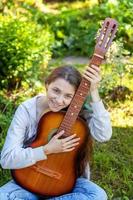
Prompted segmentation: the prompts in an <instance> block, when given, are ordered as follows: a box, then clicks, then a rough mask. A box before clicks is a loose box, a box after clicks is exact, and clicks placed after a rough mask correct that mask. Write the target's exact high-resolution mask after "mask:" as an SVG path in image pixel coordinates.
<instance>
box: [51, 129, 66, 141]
mask: <svg viewBox="0 0 133 200" xmlns="http://www.w3.org/2000/svg"><path fill="white" fill-rule="evenodd" d="M64 132H65V131H64V130H62V131H60V132H59V133H58V134H56V135H55V136H54V138H55V139H58V138H60V136H62V135H63V134H64Z"/></svg>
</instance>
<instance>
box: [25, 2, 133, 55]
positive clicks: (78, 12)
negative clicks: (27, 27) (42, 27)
mask: <svg viewBox="0 0 133 200" xmlns="http://www.w3.org/2000/svg"><path fill="white" fill-rule="evenodd" d="M86 2H87V1H86ZM84 4H85V2H83V3H82V5H83V7H81V9H77V8H76V2H75V8H74V6H73V7H71V3H69V5H68V4H62V7H61V6H60V4H59V8H58V9H59V12H58V13H57V14H49V13H48V14H46V15H44V14H43V13H42V12H40V11H37V10H35V9H31V10H30V9H29V11H30V12H31V13H32V14H33V19H34V20H36V21H37V22H38V23H40V24H44V23H48V24H49V25H50V27H51V30H52V31H53V33H54V35H55V43H54V45H53V52H54V56H55V57H56V56H62V55H64V53H65V54H66V55H68V54H69V55H71V54H78V55H87V56H88V55H89V56H90V55H91V54H92V52H93V49H94V44H95V40H94V38H95V35H96V32H97V30H98V28H100V25H99V23H100V22H102V21H103V20H104V19H105V18H106V17H111V18H115V19H116V20H117V21H118V23H119V28H118V32H117V38H118V39H120V38H121V39H122V43H123V44H124V48H126V49H127V50H129V52H130V54H131V53H132V51H133V45H132V42H133V28H132V27H133V15H132V10H133V3H132V1H131V0H130V1H128V0H124V1H104V2H103V3H100V4H95V5H94V6H93V7H90V6H89V4H87V5H88V6H84ZM63 5H64V6H63Z"/></svg>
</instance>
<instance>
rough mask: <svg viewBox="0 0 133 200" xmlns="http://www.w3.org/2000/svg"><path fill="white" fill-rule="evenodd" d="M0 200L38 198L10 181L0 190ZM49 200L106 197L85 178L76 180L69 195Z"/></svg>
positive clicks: (78, 199) (104, 198)
mask: <svg viewBox="0 0 133 200" xmlns="http://www.w3.org/2000/svg"><path fill="white" fill-rule="evenodd" d="M45 199H46V198H45ZM0 200H39V197H38V196H37V195H35V194H32V193H31V192H28V191H26V190H25V189H23V188H21V187H20V186H19V185H17V184H16V183H15V182H14V181H13V180H12V181H10V182H8V183H7V184H5V185H4V186H2V187H1V188H0ZM49 200H107V195H106V193H105V191H104V190H103V189H102V188H101V187H99V186H98V185H96V184H95V183H93V182H91V181H89V180H87V179H85V178H78V179H77V181H76V184H75V187H74V188H73V190H72V192H71V193H69V194H65V195H61V196H59V197H53V198H50V199H49Z"/></svg>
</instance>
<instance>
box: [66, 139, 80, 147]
mask: <svg viewBox="0 0 133 200" xmlns="http://www.w3.org/2000/svg"><path fill="white" fill-rule="evenodd" d="M79 140H80V138H76V139H72V140H70V141H68V142H62V143H63V146H64V147H65V146H68V145H72V144H74V143H77V142H78V141H79Z"/></svg>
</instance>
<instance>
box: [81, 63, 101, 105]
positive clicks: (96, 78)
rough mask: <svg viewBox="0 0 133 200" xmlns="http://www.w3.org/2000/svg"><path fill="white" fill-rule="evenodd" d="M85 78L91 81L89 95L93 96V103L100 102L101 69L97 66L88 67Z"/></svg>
mask: <svg viewBox="0 0 133 200" xmlns="http://www.w3.org/2000/svg"><path fill="white" fill-rule="evenodd" d="M83 77H85V78H86V79H87V80H88V81H90V90H89V93H90V94H91V97H92V102H98V101H100V96H99V92H98V87H99V83H100V81H101V75H100V68H99V67H98V66H96V65H91V66H89V67H86V69H85V72H84V74H83Z"/></svg>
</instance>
